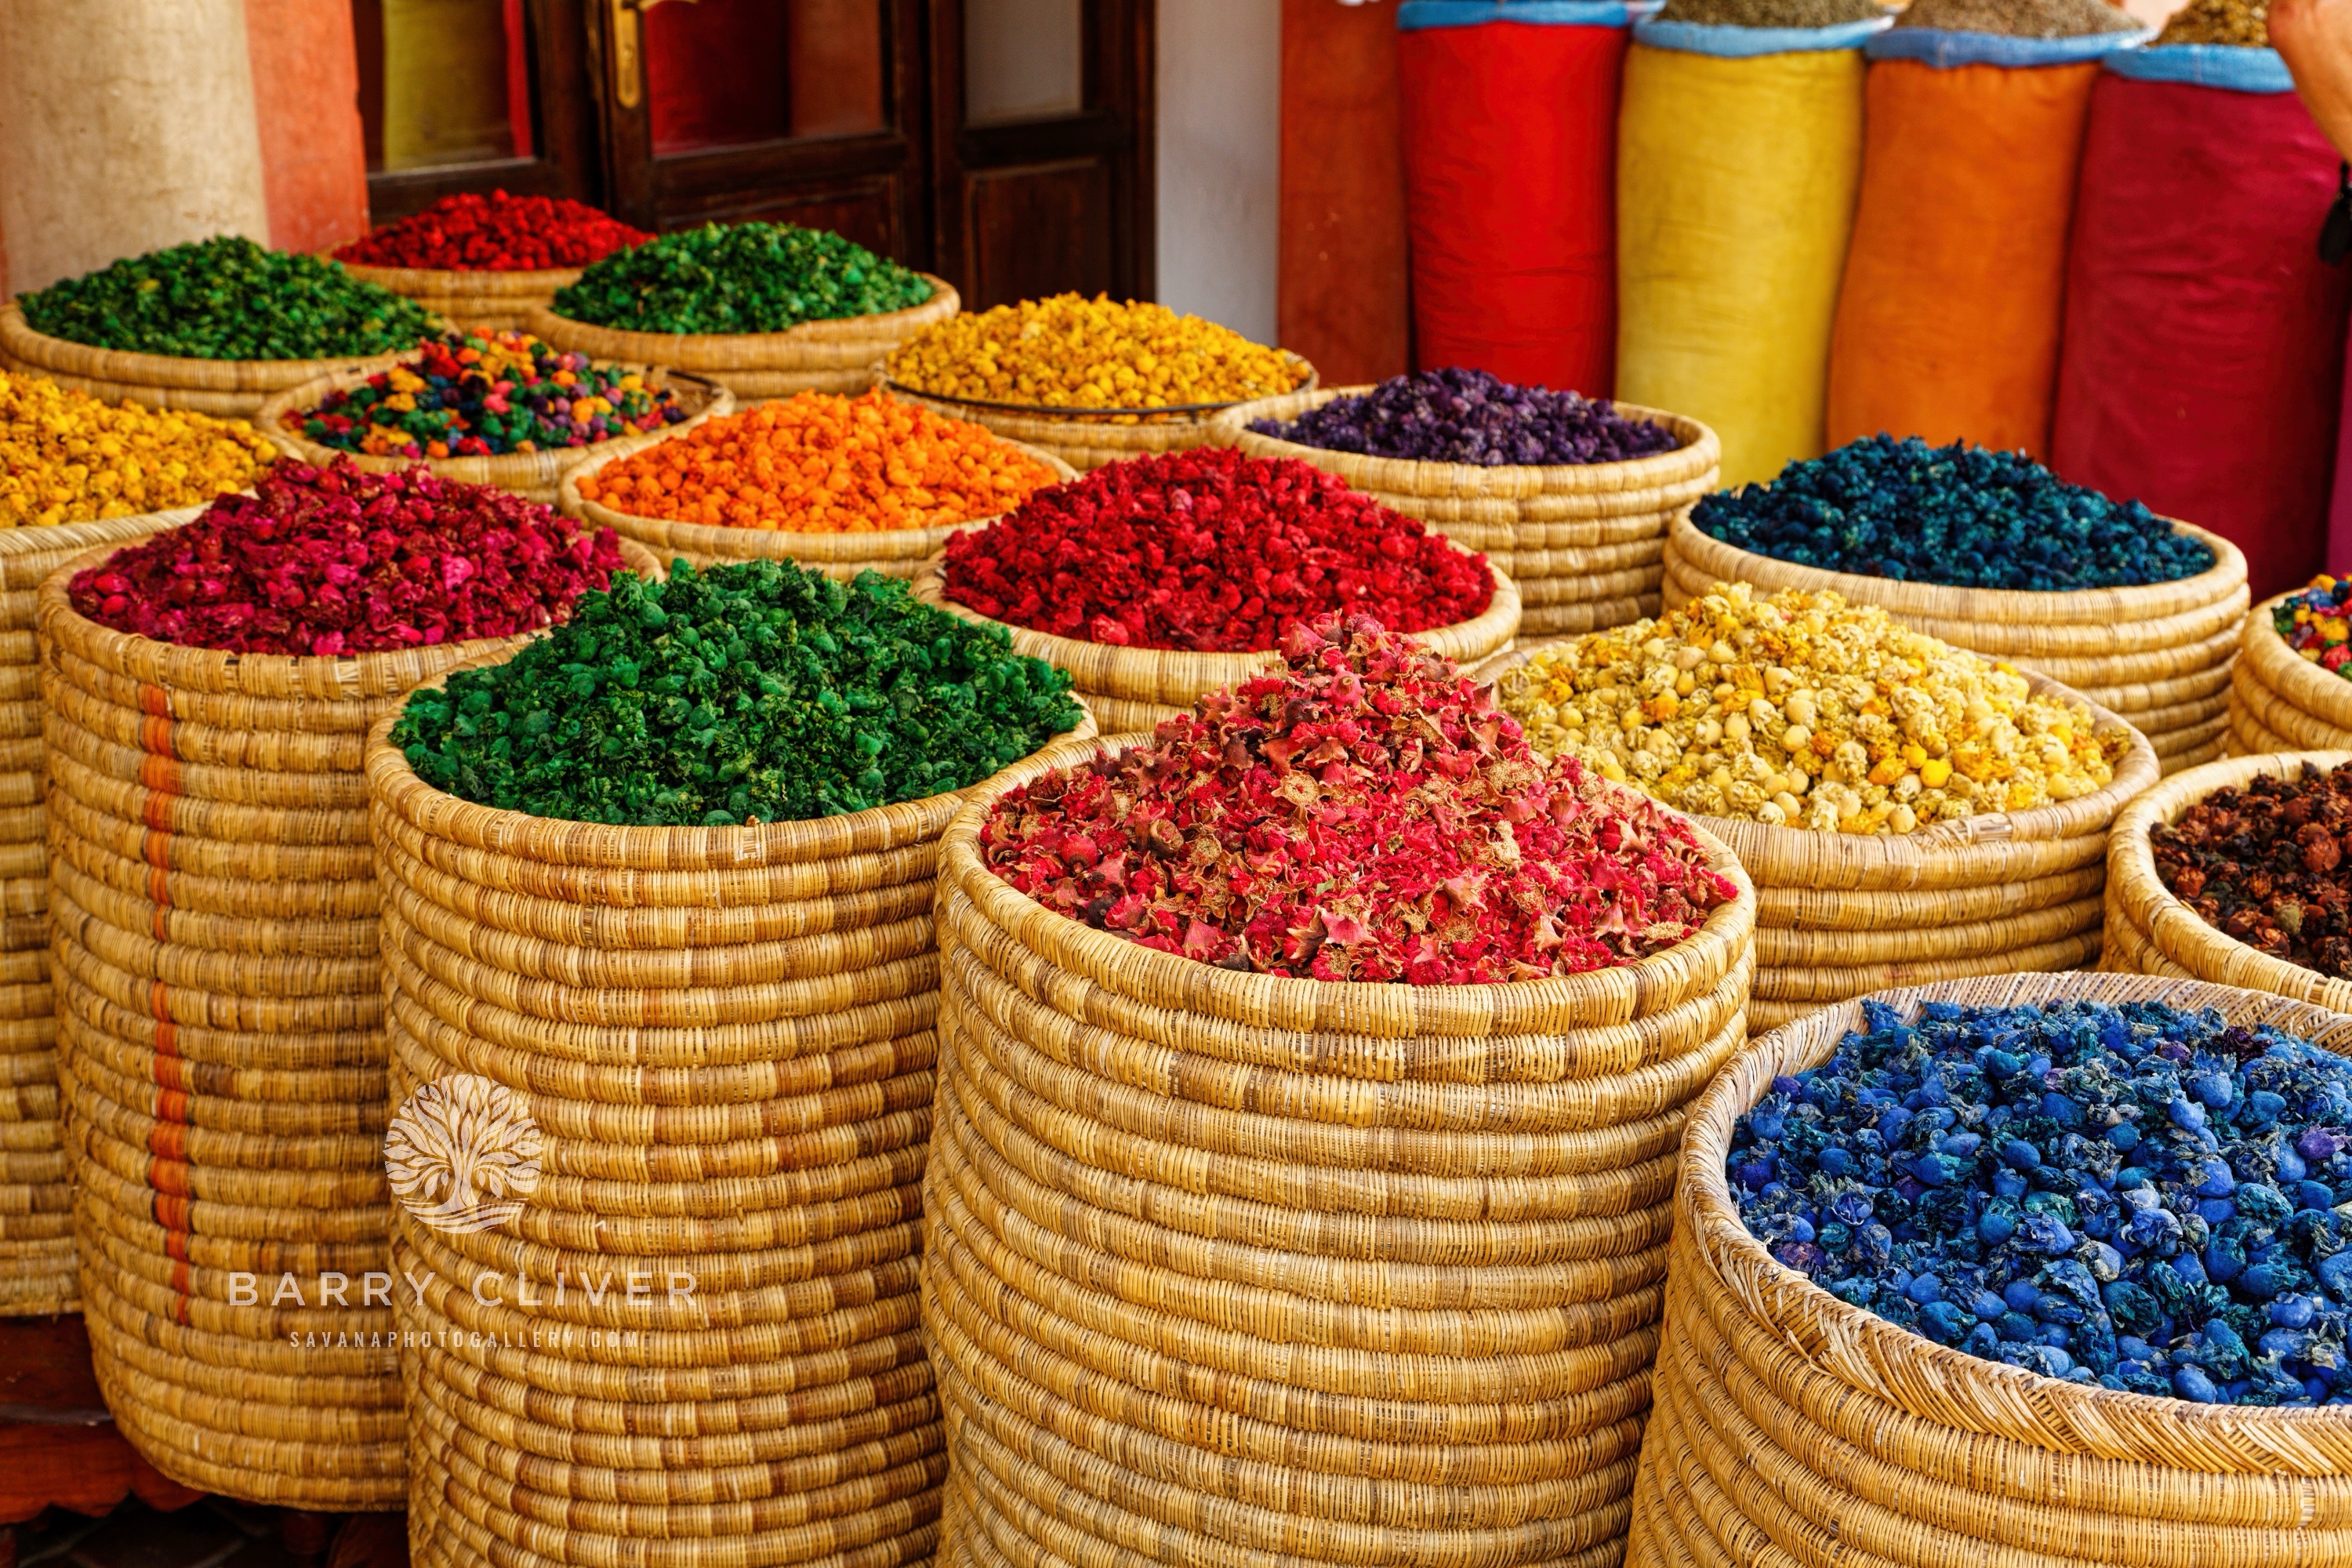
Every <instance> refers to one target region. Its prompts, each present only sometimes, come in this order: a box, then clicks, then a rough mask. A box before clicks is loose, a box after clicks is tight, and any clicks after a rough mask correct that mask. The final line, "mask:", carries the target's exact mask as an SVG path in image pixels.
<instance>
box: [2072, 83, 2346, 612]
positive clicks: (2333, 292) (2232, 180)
mask: <svg viewBox="0 0 2352 1568" xmlns="http://www.w3.org/2000/svg"><path fill="white" fill-rule="evenodd" d="M2167 52H2168V51H2163V50H2149V51H2147V53H2148V54H2150V55H2152V56H2162V55H2164V54H2165V53H2167ZM2237 52H2241V51H2232V53H2237ZM2246 52H2251V51H2246ZM2137 68H2141V69H2145V68H2148V66H2147V65H2145V64H2143V65H2139V66H2137ZM2335 194H2336V153H2335V151H2334V150H2333V149H2332V148H2330V147H2329V146H2328V144H2327V141H2326V138H2325V137H2324V136H2322V135H2321V134H2320V132H2319V128H2318V127H2317V126H2316V125H2315V124H2314V123H2313V122H2312V120H2311V116H2310V115H2309V114H2308V113H2306V112H2305V110H2304V107H2303V105H2302V103H2301V102H2300V101H2299V100H2297V99H2296V98H2295V96H2294V93H2293V92H2291V91H2239V90H2232V89H2226V88H2220V87H2210V86H2201V85H2198V84H2196V83H2193V82H2189V81H2165V80H2140V79H2129V78H2126V76H2123V75H2120V74H2118V73H2117V71H2116V67H2115V65H2114V64H2113V63H2110V65H2109V67H2108V68H2107V69H2106V71H2105V72H2104V73H2103V74H2102V75H2101V77H2100V79H2099V83H2098V86H2097V88H2096V89H2095V91H2094V92H2093V94H2092V99H2091V124H2090V132H2089V135H2088V137H2087V139H2086V141H2085V142H2084V150H2083V174H2082V182H2081V185H2080V191H2079V195H2078V196H2077V198H2076V203H2075V208H2074V237H2073V241H2072V253H2071V255H2070V258H2069V260H2068V269H2067V278H2066V327H2065V337H2064V343H2063V349H2062V351H2061V356H2060V362H2059V372H2058V408H2057V418H2056V422H2055V427H2054V430H2053V439H2052V466H2053V468H2056V469H2057V470H2058V472H2059V473H2060V474H2062V475H2063V476H2064V477H2065V478H2067V479H2072V480H2074V481H2075V482H2076V483H2078V484H2085V485H2091V486H2094V487H2095V488H2097V489H2101V490H2104V491H2105V492H2106V493H2107V494H2109V495H2111V496H2115V497H2117V498H2118V499H2122V498H2128V497H2137V499H2138V500H2143V501H2146V502H2147V504H2148V506H2149V507H2150V508H2152V509H2154V510H2157V511H2158V512H2161V513H2163V514H2165V515H2166V516H2168V517H2177V518H2180V519H2183V520H2185V521H2189V522H2193V523H2196V524H2198V525H2200V527H2204V528H2210V529H2211V530H2212V531H2215V532H2216V533H2219V534H2221V535H2223V536H2224V537H2225V538H2227V539H2229V540H2231V542H2234V543H2235V544H2237V546H2238V547H2239V548H2240V549H2242V550H2243V551H2244V552H2246V564H2247V569H2248V574H2249V576H2250V578H2251V582H2252V588H2253V594H2254V597H2255V598H2256V599H2261V598H2263V597H2264V596H2266V595H2272V594H2276V593H2281V592H2284V590H2286V589H2288V588H2291V587H2295V586H2298V585H2300V584H2302V582H2303V581H2304V580H2305V578H2307V577H2309V576H2311V575H2312V574H2314V573H2315V572H2317V571H2318V570H2319V569H2320V563H2321V559H2322V555H2323V552H2324V549H2325V545H2326V528H2327V510H2328V504H2329V497H2330V485H2331V475H2332V472H2333V469H2334V466H2335V458H2336V437H2337V418H2338V412H2339V405H2340V401H2341V396H2340V395H2341V392H2342V383H2343V373H2344V348H2345V321H2346V307H2347V300H2352V274H2347V270H2346V269H2344V268H2335V267H2327V266H2325V265H2323V264H2322V263H2321V262H2320V260H2319V256H2318V249H2317V240H2318V235H2319V226H2320V222H2321V220H2322V219H2323V218H2324V217H2325V216H2326V212H2327V207H2328V204H2329V202H2330V201H2332V200H2333V199H2334V197H2335Z"/></svg>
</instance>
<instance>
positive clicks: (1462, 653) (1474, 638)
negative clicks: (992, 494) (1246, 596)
mask: <svg viewBox="0 0 2352 1568" xmlns="http://www.w3.org/2000/svg"><path fill="white" fill-rule="evenodd" d="M1464 553H1465V554H1467V553H1469V552H1466V551H1465V552H1464ZM946 562H947V557H946V555H945V553H944V552H942V553H940V554H938V555H934V556H932V557H931V558H930V559H929V561H926V562H924V563H923V567H922V570H921V571H919V572H918V573H916V574H915V597H917V598H918V599H920V600H921V601H922V602H923V603H925V604H927V605H938V606H939V607H940V609H942V610H945V611H947V612H948V613H949V614H950V615H952V616H958V617H960V618H961V619H963V620H967V621H971V623H973V624H974V625H975V626H1004V623H1003V622H1002V621H993V620H991V619H989V618H988V617H987V616H983V615H982V614H981V613H980V612H979V611H977V610H972V609H968V608H966V607H965V606H964V605H959V604H957V603H956V602H955V601H954V600H952V599H950V598H949V597H948V596H947V565H946ZM1519 614H1520V612H1519V594H1518V589H1517V587H1516V586H1514V585H1513V584H1512V582H1511V580H1510V578H1509V577H1507V576H1506V575H1505V574H1503V573H1501V572H1499V571H1497V572H1496V573H1495V597H1494V600H1493V601H1492V602H1491V603H1490V604H1488V605H1487V606H1486V610H1485V611H1484V612H1483V613H1482V614H1480V615H1478V616H1475V617H1473V618H1472V619H1470V620H1466V621H1462V622H1458V623H1456V624H1455V625H1454V626H1433V627H1431V628H1430V629H1429V630H1427V631H1420V632H1413V633H1411V634H1409V635H1411V636H1412V637H1413V638H1414V640H1416V641H1418V642H1420V643H1421V644H1422V645H1423V647H1431V648H1434V649H1435V650H1436V651H1438V652H1439V653H1442V654H1444V656H1445V657H1446V658H1450V659H1452V660H1454V662H1455V663H1456V664H1459V665H1462V666H1464V667H1465V668H1467V667H1468V666H1470V665H1473V664H1475V663H1477V662H1478V661H1479V660H1480V659H1483V658H1486V657H1487V656H1489V655H1490V654H1493V653H1495V652H1496V651H1497V650H1498V649H1501V648H1503V647H1507V646H1509V644H1510V641H1511V639H1512V637H1515V636H1517V633H1518V629H1519ZM1004 629H1005V630H1006V631H1008V632H1010V633H1012V634H1013V650H1014V651H1015V652H1017V653H1025V654H1027V655H1029V656H1030V657H1031V658H1042V659H1044V660H1045V662H1046V663H1048V664H1054V665H1059V666H1060V667H1061V668H1064V669H1066V670H1068V671H1069V672H1070V674H1071V675H1072V676H1073V677H1074V678H1075V679H1076V682H1077V686H1076V690H1077V693H1078V695H1079V696H1080V697H1082V698H1084V699H1085V700H1086V703H1087V707H1088V708H1090V709H1092V710H1094V713H1095V716H1096V718H1097V720H1099V721H1101V723H1102V725H1103V731H1104V732H1105V733H1106V734H1116V733H1120V732H1123V731H1129V730H1137V731H1144V730H1150V729H1151V728H1153V727H1154V726H1155V725H1157V724H1158V723H1159V722H1160V721H1161V720H1163V719H1172V718H1174V717H1175V716H1176V715H1177V714H1179V713H1182V712H1185V711H1188V710H1190V709H1191V708H1192V700H1193V699H1194V698H1196V697H1199V696H1201V695H1202V693H1204V692H1210V691H1215V690H1217V689H1220V688H1222V687H1227V686H1231V685H1233V684H1234V682H1236V681H1242V680H1247V679H1249V678H1250V677H1251V676H1253V675H1255V674H1257V673H1259V672H1260V671H1262V670H1265V669H1267V668H1271V667H1273V666H1275V665H1277V664H1280V663H1281V662H1282V655H1281V654H1280V653H1279V652H1278V651H1273V650H1269V651H1267V652H1265V653H1188V652H1184V651H1182V650H1181V649H1174V648H1138V647H1111V646H1110V645H1109V644H1108V643H1090V642H1079V641H1077V640H1076V639H1075V638H1072V637H1055V636H1053V635H1052V634H1050V633H1047V632H1038V631H1031V630H1030V629H1029V628H1028V627H1026V626H1004Z"/></svg>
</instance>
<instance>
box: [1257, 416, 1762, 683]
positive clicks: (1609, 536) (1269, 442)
mask: <svg viewBox="0 0 2352 1568" xmlns="http://www.w3.org/2000/svg"><path fill="white" fill-rule="evenodd" d="M1371 390H1373V389H1372V388H1371V387H1370V386H1342V387H1338V388H1333V389H1329V390H1323V391H1309V392H1295V393H1291V394H1289V395H1286V396H1282V397H1267V398H1261V399H1259V400H1258V401H1256V402H1255V403H1244V404H1243V405H1240V406H1239V407H1236V408H1232V409H1228V410H1227V411H1226V412H1224V413H1223V414H1220V415H1218V416H1216V417H1215V419H1214V420H1213V421H1212V422H1211V423H1212V426H1213V436H1212V439H1213V442H1214V443H1215V444H1216V445H1218V446H1225V447H1239V448H1240V449H1241V450H1243V451H1244V452H1246V453H1248V454H1249V455H1250V456H1251V457H1254V458H1297V460H1299V461H1301V462H1307V463H1312V464H1314V465H1315V466H1316V467H1317V468H1327V469H1328V470H1330V471H1331V472H1332V473H1335V474H1338V475H1339V477H1340V478H1341V479H1346V480H1347V481H1348V483H1349V485H1350V486H1352V487H1354V488H1355V489H1360V490H1361V491H1363V492H1364V493H1365V494H1367V495H1369V496H1371V497H1373V498H1374V499H1375V500H1380V501H1381V502H1382V503H1383V504H1385V505H1388V506H1391V507H1394V508H1395V509H1396V510H1399V511H1401V512H1403V513H1405V514H1406V515H1407V516H1409V517H1417V518H1420V519H1422V520H1423V521H1425V522H1427V523H1429V524H1430V526H1431V527H1433V528H1434V529H1436V530H1438V531H1440V532H1442V533H1444V535H1445V536H1446V537H1447V538H1449V539H1451V540H1453V541H1454V542H1455V543H1457V544H1460V545H1462V546H1464V547H1465V548H1466V549H1470V550H1476V551H1482V552H1485V554H1486V559H1487V560H1489V561H1491V562H1493V563H1495V565H1496V568H1497V569H1499V570H1501V571H1504V572H1507V573H1509V574H1510V576H1511V580H1512V581H1513V582H1514V583H1516V584H1518V588H1519V597H1520V600H1521V603H1522V606H1523V609H1522V614H1521V616H1520V622H1519V631H1520V635H1521V636H1525V637H1559V636H1565V635H1568V634H1570V633H1577V632H1590V631H1603V630H1606V629H1607V628H1609V627H1611V626H1623V625H1625V624H1626V623H1628V622H1630V621H1637V620H1640V619H1641V618H1642V617H1643V616H1654V615H1656V614H1657V613H1658V607H1659V589H1660V584H1661V583H1662V581H1663V578H1664V564H1663V562H1664V541H1665V536H1666V529H1667V527H1668V525H1669V524H1671V523H1672V522H1673V521H1675V519H1676V518H1678V517H1682V516H1685V515H1686V514H1687V513H1688V512H1689V510H1690V509H1691V507H1692V506H1693V504H1695V503H1696V501H1697V500H1698V499H1699V498H1700V497H1701V496H1704V495H1706V493H1707V492H1708V491H1709V490H1711V489H1715V486H1716V479H1717V475H1718V474H1719V472H1720V471H1721V463H1722V457H1723V445H1722V443H1721V441H1719V440H1718V439H1717V437H1716V434H1715V432H1714V431H1712V430H1710V429H1708V428H1707V427H1706V426H1704V425H1702V424H1700V423H1699V422H1698V421H1697V420H1696V419H1688V418H1685V417H1684V416H1681V415H1678V414H1669V413H1665V412H1664V411H1663V410H1660V409H1655V408H1643V407H1640V406H1638V405H1633V404H1630V403H1621V404H1619V405H1616V406H1617V410H1618V412H1619V413H1621V414H1622V415H1624V416H1626V417H1628V418H1631V419H1638V420H1642V421H1644V422H1646V423H1649V424H1653V425H1658V426H1664V427H1665V428H1666V429H1668V430H1671V431H1672V432H1673V433H1674V435H1675V439H1676V441H1677V442H1678V445H1677V446H1676V447H1675V450H1673V451H1671V452H1664V453H1660V454H1659V455H1657V456H1656V457H1652V458H1635V459H1633V460H1632V461H1630V462H1622V463H1591V464H1581V465H1578V464H1566V465H1561V466H1559V467H1552V468H1538V467H1529V466H1505V467H1497V468H1485V467H1481V466H1479V465H1476V464H1472V463H1427V462H1418V461H1411V460H1407V459H1403V458H1367V457H1361V456H1359V455H1357V454H1355V453H1352V452H1331V451H1326V450H1324V449H1322V448H1320V447H1303V446H1300V445H1298V444H1297V443H1296V442H1291V441H1282V440H1277V439H1276V438H1275V437H1271V436H1262V435H1259V434H1257V433H1255V432H1254V431H1252V430H1251V429H1250V428H1249V426H1251V425H1252V424H1254V423H1255V422H1257V421H1258V420H1261V419H1282V420H1290V419H1296V418H1297V417H1298V416H1300V415H1302V414H1304V413H1306V412H1307V410H1308V409H1310V408H1317V407H1320V406H1321V405H1324V404H1326V403H1328V402H1330V401H1331V400H1332V399H1333V398H1335V397H1347V396H1353V395H1361V394H1364V393H1368V392H1370V391H1371Z"/></svg>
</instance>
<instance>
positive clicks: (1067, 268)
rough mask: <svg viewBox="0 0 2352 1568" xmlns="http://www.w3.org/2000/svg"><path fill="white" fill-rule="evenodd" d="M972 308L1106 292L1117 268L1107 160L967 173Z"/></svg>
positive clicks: (1113, 283) (968, 305)
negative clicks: (1114, 266)
mask: <svg viewBox="0 0 2352 1568" xmlns="http://www.w3.org/2000/svg"><path fill="white" fill-rule="evenodd" d="M966 184H967V186H968V188H969V191H970V204H969V206H968V208H967V211H968V213H969V215H970V216H969V219H968V226H967V228H966V235H967V239H966V246H967V253H968V254H969V255H970V256H971V272H972V290H973V294H974V295H975V298H972V299H971V300H966V301H965V308H966V309H968V310H985V309H986V308H988V307H989V306H991V305H1006V304H1011V303H1013V301H1015V300H1034V299H1037V298H1039V297H1040V296H1042V295H1046V294H1057V293H1061V292H1063V291H1065V290H1067V289H1076V290H1077V291H1078V292H1079V293H1081V294H1098V293H1106V292H1108V291H1109V290H1110V289H1113V288H1115V287H1116V286H1117V284H1118V278H1117V276H1116V275H1115V274H1114V272H1113V270H1112V245H1111V232H1110V223H1111V170H1110V167H1109V163H1108V160H1107V159H1104V158H1099V157H1096V158H1075V159H1070V160H1068V161H1066V162H1063V163H1040V164H1033V165H1030V166H1028V167H1017V168H1010V169H987V170H982V171H979V172H976V173H974V174H971V175H970V176H969V177H968V179H967V182H966Z"/></svg>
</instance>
